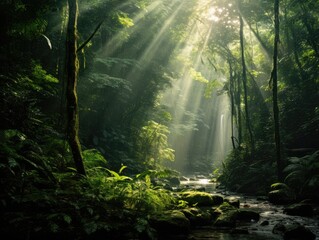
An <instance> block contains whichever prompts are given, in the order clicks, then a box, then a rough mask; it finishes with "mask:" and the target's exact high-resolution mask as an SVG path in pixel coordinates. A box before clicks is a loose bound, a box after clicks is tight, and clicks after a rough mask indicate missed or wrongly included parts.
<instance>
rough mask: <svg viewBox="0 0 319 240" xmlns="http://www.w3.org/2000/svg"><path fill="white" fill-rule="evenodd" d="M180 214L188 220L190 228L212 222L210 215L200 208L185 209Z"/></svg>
mask: <svg viewBox="0 0 319 240" xmlns="http://www.w3.org/2000/svg"><path fill="white" fill-rule="evenodd" d="M182 212H183V213H184V214H185V216H186V217H187V218H188V219H189V221H190V223H191V225H192V226H203V225H209V224H210V223H211V221H212V215H211V213H210V212H209V211H204V210H201V209H200V208H186V209H183V210H182Z"/></svg>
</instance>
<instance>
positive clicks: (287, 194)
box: [268, 183, 296, 204]
mask: <svg viewBox="0 0 319 240" xmlns="http://www.w3.org/2000/svg"><path fill="white" fill-rule="evenodd" d="M268 198H269V202H271V203H273V204H289V203H293V202H294V201H295V200H296V195H295V193H294V192H293V190H292V189H291V188H289V187H288V186H287V185H286V184H284V183H275V184H272V185H271V191H270V192H269V193H268Z"/></svg>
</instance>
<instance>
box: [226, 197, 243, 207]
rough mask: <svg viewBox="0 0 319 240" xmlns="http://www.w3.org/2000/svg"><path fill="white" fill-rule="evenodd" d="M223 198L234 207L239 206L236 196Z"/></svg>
mask: <svg viewBox="0 0 319 240" xmlns="http://www.w3.org/2000/svg"><path fill="white" fill-rule="evenodd" d="M224 200H225V202H228V203H229V204H230V205H232V206H234V207H236V208H239V206H240V201H239V199H238V198H235V197H228V198H225V199H224Z"/></svg>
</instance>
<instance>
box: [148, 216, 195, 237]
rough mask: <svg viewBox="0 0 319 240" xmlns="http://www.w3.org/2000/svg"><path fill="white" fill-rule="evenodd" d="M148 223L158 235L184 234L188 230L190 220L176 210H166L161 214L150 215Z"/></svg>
mask: <svg viewBox="0 0 319 240" xmlns="http://www.w3.org/2000/svg"><path fill="white" fill-rule="evenodd" d="M150 225H151V226H152V227H153V228H154V229H156V230H157V232H158V233H159V235H165V234H166V233H167V234H185V233H188V232H189V229H190V221H189V220H188V218H187V217H186V216H185V214H184V213H183V212H181V211H178V210H173V211H168V212H165V213H163V214H161V215H157V216H152V217H151V219H150Z"/></svg>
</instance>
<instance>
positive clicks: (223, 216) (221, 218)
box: [214, 202, 238, 228]
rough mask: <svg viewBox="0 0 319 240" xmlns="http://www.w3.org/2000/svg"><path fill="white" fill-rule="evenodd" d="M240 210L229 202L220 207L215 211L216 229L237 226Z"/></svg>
mask: <svg viewBox="0 0 319 240" xmlns="http://www.w3.org/2000/svg"><path fill="white" fill-rule="evenodd" d="M237 214H238V209H237V208H236V207H234V206H232V205H230V204H229V203H227V202H224V203H223V204H222V205H220V206H219V207H218V208H217V209H216V210H215V211H214V216H217V219H216V220H215V222H214V226H216V227H223V228H224V227H225V228H233V227H235V226H236V219H237Z"/></svg>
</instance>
